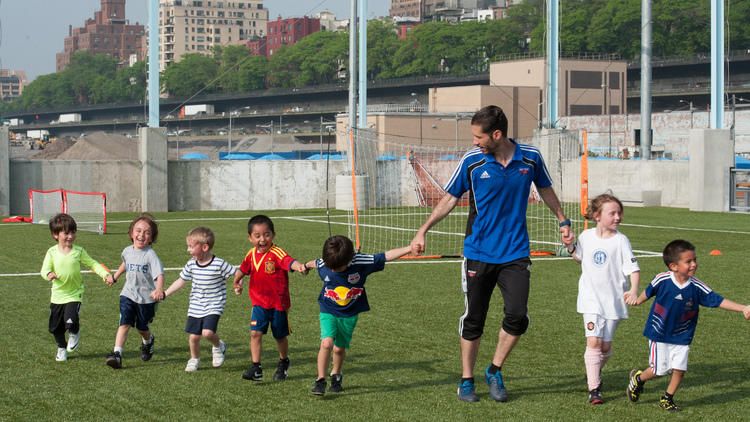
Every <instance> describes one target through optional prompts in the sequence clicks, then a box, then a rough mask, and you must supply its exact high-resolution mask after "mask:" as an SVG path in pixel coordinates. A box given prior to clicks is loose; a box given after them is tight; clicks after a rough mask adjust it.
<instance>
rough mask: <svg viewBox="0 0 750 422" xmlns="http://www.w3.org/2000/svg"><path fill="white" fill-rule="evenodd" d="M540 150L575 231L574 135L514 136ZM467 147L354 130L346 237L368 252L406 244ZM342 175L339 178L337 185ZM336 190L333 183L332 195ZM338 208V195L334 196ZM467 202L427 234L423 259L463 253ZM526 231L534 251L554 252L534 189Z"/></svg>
mask: <svg viewBox="0 0 750 422" xmlns="http://www.w3.org/2000/svg"><path fill="white" fill-rule="evenodd" d="M517 141H518V142H520V143H526V144H532V145H535V146H537V147H539V148H540V150H541V151H542V155H543V157H544V158H545V162H546V164H547V167H548V169H549V171H550V175H551V176H552V179H553V181H554V185H553V186H554V189H555V192H556V193H557V194H558V197H560V200H561V202H562V203H563V208H564V209H565V214H566V216H568V217H569V218H570V219H571V220H572V221H573V230H574V231H575V232H576V233H578V232H580V230H581V228H582V218H581V213H580V189H579V186H580V180H581V172H580V157H579V155H580V151H581V148H580V146H579V141H578V133H577V132H562V133H556V134H554V135H548V136H537V137H535V138H534V139H517ZM466 151H467V149H466V148H463V149H461V148H455V147H453V148H452V147H446V146H432V145H419V144H411V143H403V142H400V143H399V142H390V141H388V140H382V139H377V138H376V134H375V133H374V132H373V131H372V130H368V129H359V130H358V131H357V136H356V148H355V157H354V158H355V160H354V161H355V164H354V166H355V175H356V177H355V181H351V172H349V174H348V177H349V178H350V180H349V181H348V182H346V183H348V184H349V185H352V186H355V187H354V188H351V187H350V188H349V191H350V194H351V193H353V192H352V191H354V190H356V198H354V202H355V203H356V204H357V207H356V212H355V210H354V207H353V206H352V207H351V209H350V210H349V212H348V219H349V221H348V226H349V237H350V238H351V239H353V240H355V239H357V241H356V243H357V246H358V247H359V248H360V249H361V250H363V251H365V252H368V253H372V252H379V251H385V250H388V249H391V248H394V247H399V246H405V245H408V244H409V243H410V242H411V240H412V238H413V237H414V234H415V233H416V231H417V229H419V227H420V226H421V225H422V224H423V223H424V222H425V220H426V219H427V217H428V216H429V214H430V212H432V208H433V207H434V206H435V205H436V204H437V203H438V201H439V200H440V198H441V197H442V196H443V193H444V191H443V187H444V186H445V185H446V184H447V182H448V180H449V179H450V177H451V176H452V174H453V172H454V170H455V169H456V167H457V165H458V163H459V161H460V159H461V157H462V156H463V155H464V153H465V152H466ZM340 180H341V176H339V177H337V184H338V183H339V182H340ZM339 192H340V189H339V187H338V186H337V195H338V194H339ZM337 207H338V197H337ZM468 212H469V198H468V194H465V195H464V196H463V197H462V198H460V199H459V202H458V205H457V206H456V208H455V209H454V210H453V211H452V212H451V213H450V214H449V215H448V216H447V217H445V218H444V219H443V220H442V221H441V222H440V223H438V224H437V225H435V226H434V227H433V228H432V229H430V231H429V232H428V234H427V239H426V245H425V246H426V251H425V253H424V256H427V257H457V256H461V254H462V251H463V240H464V234H465V232H466V220H467V216H468ZM527 226H528V231H529V237H530V239H531V249H532V251H534V252H532V254H554V253H555V252H557V250H558V247H559V245H560V235H559V226H558V223H557V218H556V217H555V216H554V215H553V214H552V212H551V211H550V210H549V208H547V206H546V205H544V203H543V202H541V201H540V199H539V195H538V194H537V193H536V189H534V188H533V186H532V190H531V193H530V195H529V204H528V210H527Z"/></svg>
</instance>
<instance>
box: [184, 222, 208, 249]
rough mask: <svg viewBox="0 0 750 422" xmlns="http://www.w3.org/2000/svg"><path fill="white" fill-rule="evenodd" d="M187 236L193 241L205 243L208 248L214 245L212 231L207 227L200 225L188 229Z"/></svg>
mask: <svg viewBox="0 0 750 422" xmlns="http://www.w3.org/2000/svg"><path fill="white" fill-rule="evenodd" d="M187 238H188V239H191V240H193V241H195V242H200V243H205V244H206V245H208V249H212V248H213V247H214V242H215V238H214V232H212V231H211V229H209V228H208V227H203V226H201V227H196V228H194V229H192V230H190V231H189V232H188V234H187Z"/></svg>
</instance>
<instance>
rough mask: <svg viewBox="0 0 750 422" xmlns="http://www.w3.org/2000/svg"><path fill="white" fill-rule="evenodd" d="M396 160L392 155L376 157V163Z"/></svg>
mask: <svg viewBox="0 0 750 422" xmlns="http://www.w3.org/2000/svg"><path fill="white" fill-rule="evenodd" d="M396 159H397V158H396V157H394V156H392V155H381V156H380V157H378V161H393V160H396Z"/></svg>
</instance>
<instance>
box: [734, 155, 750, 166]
mask: <svg viewBox="0 0 750 422" xmlns="http://www.w3.org/2000/svg"><path fill="white" fill-rule="evenodd" d="M734 167H735V168H738V169H750V160H748V159H747V158H745V157H742V156H740V155H735V156H734Z"/></svg>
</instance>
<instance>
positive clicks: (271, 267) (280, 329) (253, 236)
mask: <svg viewBox="0 0 750 422" xmlns="http://www.w3.org/2000/svg"><path fill="white" fill-rule="evenodd" d="M247 233H248V236H247V238H248V239H249V240H250V243H252V244H253V248H252V249H250V252H248V253H247V255H245V259H243V260H242V264H240V267H239V268H238V269H237V272H236V273H235V274H234V293H235V294H238V295H239V294H240V293H242V279H243V278H244V277H245V275H249V276H250V277H249V278H250V280H249V281H248V291H249V294H250V302H251V303H252V310H251V315H250V355H251V358H252V360H253V365H252V366H251V367H250V368H249V369H248V370H247V371H245V372H244V373H243V374H242V378H244V379H246V380H250V381H262V380H263V368H262V367H261V363H260V357H261V350H262V340H263V335H264V334H266V333H267V332H268V326H269V325H270V326H271V332H272V333H273V337H274V338H275V339H276V344H277V345H278V347H279V363H278V364H277V365H276V372H275V373H274V375H273V379H274V381H283V380H285V379H286V377H287V373H288V372H289V341H288V338H287V337H288V336H289V334H290V330H289V319H288V318H287V312H288V310H289V307H290V306H291V300H290V297H289V271H297V272H300V273H302V274H307V268H306V267H305V266H304V264H302V263H301V262H299V261H297V260H296V259H294V258H292V257H291V256H289V255H288V254H287V253H286V252H285V251H284V250H283V249H281V248H279V247H278V246H276V245H274V243H273V239H274V237H276V232H275V231H274V228H273V221H271V219H270V218H268V217H267V216H265V215H256V216H254V217H252V218H251V219H250V221H248V222H247Z"/></svg>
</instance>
